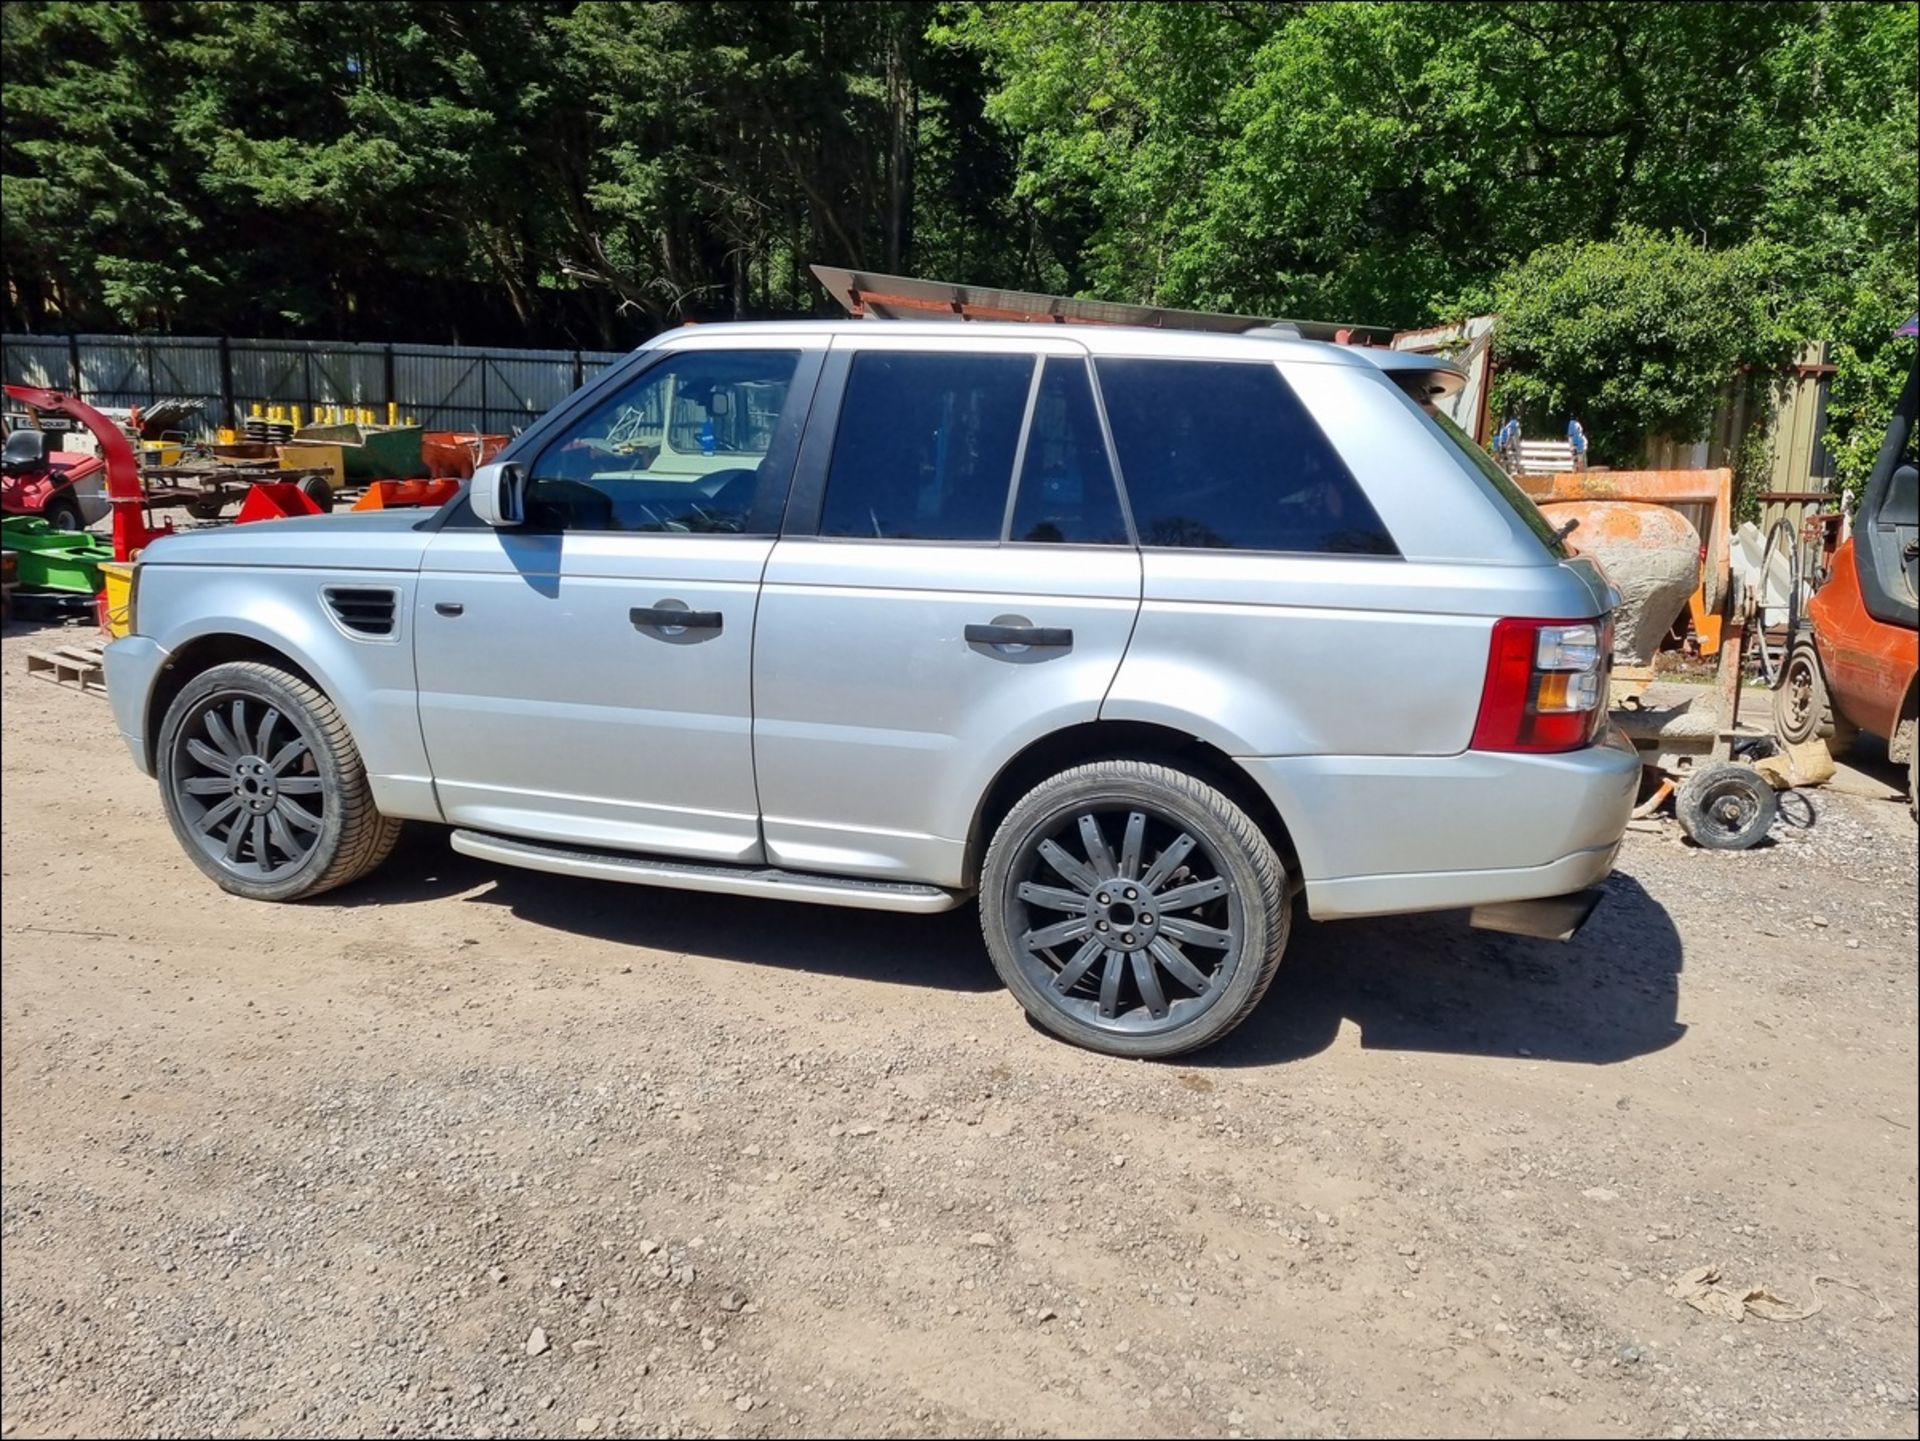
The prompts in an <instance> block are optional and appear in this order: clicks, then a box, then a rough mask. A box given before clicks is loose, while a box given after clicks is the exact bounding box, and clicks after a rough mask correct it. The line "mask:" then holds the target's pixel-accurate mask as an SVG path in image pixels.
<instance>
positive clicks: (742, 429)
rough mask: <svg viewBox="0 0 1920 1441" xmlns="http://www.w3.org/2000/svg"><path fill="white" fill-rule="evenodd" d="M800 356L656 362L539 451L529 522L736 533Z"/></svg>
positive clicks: (755, 353)
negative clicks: (656, 363)
mask: <svg viewBox="0 0 1920 1441" xmlns="http://www.w3.org/2000/svg"><path fill="white" fill-rule="evenodd" d="M799 358H800V357H799V353H798V352H797V351H791V350H718V351H695V352H690V353H687V354H683V355H676V356H673V357H670V358H669V359H667V360H664V361H662V362H661V363H660V364H658V365H655V366H653V367H651V368H650V369H648V370H647V371H646V373H645V374H643V375H641V376H640V377H639V378H638V379H637V380H635V381H634V382H633V383H632V384H631V385H629V386H627V387H625V388H624V389H622V390H621V391H620V392H619V393H618V394H616V395H615V396H613V397H612V398H611V399H610V400H608V401H607V402H606V403H604V404H603V405H601V406H599V407H598V408H597V409H595V410H594V411H593V413H592V414H590V415H588V416H587V417H586V419H584V420H582V421H581V422H580V423H579V424H578V425H576V426H575V427H574V428H573V429H571V430H570V431H568V432H567V433H566V434H565V435H562V436H561V437H559V438H558V439H557V440H555V441H553V442H552V443H551V444H550V445H548V446H547V447H546V449H545V450H543V451H541V452H540V457H539V459H538V460H536V461H535V462H534V464H533V473H532V476H531V478H530V480H529V483H528V486H527V519H526V526H527V529H529V530H537V531H644V532H690V533H697V534H708V533H721V534H738V533H739V532H741V531H742V530H744V529H745V528H746V525H747V520H748V516H749V514H750V512H751V511H752V509H753V500H754V493H755V491H756V490H757V489H758V487H759V481H760V463H761V461H763V460H764V459H765V458H766V455H767V451H768V450H769V449H770V448H771V447H772V445H773V438H774V434H775V432H776V431H777V430H778V429H779V425H780V419H781V416H782V414H783V413H784V411H785V409H786V402H787V392H788V389H789V387H790V386H791V384H792V382H793V375H794V370H795V368H796V366H797V365H798V364H799Z"/></svg>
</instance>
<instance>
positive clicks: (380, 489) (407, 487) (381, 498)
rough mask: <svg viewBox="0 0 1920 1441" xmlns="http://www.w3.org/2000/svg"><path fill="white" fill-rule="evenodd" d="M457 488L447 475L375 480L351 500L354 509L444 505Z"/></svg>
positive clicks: (457, 485) (458, 487)
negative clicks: (422, 478) (418, 478)
mask: <svg viewBox="0 0 1920 1441" xmlns="http://www.w3.org/2000/svg"><path fill="white" fill-rule="evenodd" d="M459 490H460V482H459V481H458V480H456V479H454V478H453V477H451V476H445V477H442V478H440V479H438V480H376V481H374V482H372V483H371V484H370V485H368V486H367V493H366V494H365V495H363V496H361V497H360V499H358V500H356V501H355V502H354V503H353V508H354V509H355V510H398V509H401V508H403V507H406V506H425V505H445V504H446V503H447V502H448V501H449V500H451V499H453V497H454V496H455V495H456V494H457V493H458V492H459Z"/></svg>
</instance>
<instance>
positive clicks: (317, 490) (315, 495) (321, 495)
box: [300, 475, 334, 512]
mask: <svg viewBox="0 0 1920 1441" xmlns="http://www.w3.org/2000/svg"><path fill="white" fill-rule="evenodd" d="M300 490H301V492H302V494H304V495H305V496H306V497H307V499H308V500H310V501H312V502H313V503H314V504H315V505H317V506H319V507H320V509H321V511H322V512H330V511H332V509H333V501H334V495H333V487H332V486H331V485H329V484H328V483H327V478H326V477H325V476H324V475H310V476H308V477H307V478H306V479H305V480H303V481H301V482H300Z"/></svg>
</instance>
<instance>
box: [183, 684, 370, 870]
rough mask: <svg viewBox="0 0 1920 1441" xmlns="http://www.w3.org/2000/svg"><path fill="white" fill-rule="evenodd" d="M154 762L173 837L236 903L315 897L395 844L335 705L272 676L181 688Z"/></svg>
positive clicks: (305, 688) (312, 690)
mask: <svg viewBox="0 0 1920 1441" xmlns="http://www.w3.org/2000/svg"><path fill="white" fill-rule="evenodd" d="M154 759H155V764H156V769H157V771H158V773H159V778H160V795H161V799H162V801H163V802H164V803H165V805H166V810H167V820H168V821H169V822H170V823H171V824H172V826H173V833H174V834H175V835H176V836H178V837H179V839H180V843H181V845H182V846H184V847H185V848H186V852H187V854H188V855H189V856H191V857H192V858H193V861H194V864H196V865H197V866H199V867H200V869H201V870H203V871H205V872H206V873H207V874H208V875H210V876H212V877H213V879H214V880H216V881H217V882H219V883H220V885H222V886H224V887H225V888H226V889H227V890H230V891H232V892H234V893H235V894H236V895H242V896H247V897H249V898H250V899H253V900H260V901H291V900H297V899H299V898H301V897H303V896H312V895H318V894H319V893H320V892H322V891H326V890H331V889H333V888H334V887H335V886H342V885H345V884H346V883H347V882H349V881H353V880H357V879H358V878H359V877H361V876H363V875H365V874H366V873H367V872H368V871H370V870H372V869H373V868H374V867H375V866H377V865H379V864H380V862H381V861H383V860H385V859H386V857H387V853H388V852H389V851H391V850H392V849H393V846H394V842H395V841H396V840H398V839H399V836H400V829H401V823H400V822H399V821H397V820H391V819H389V818H387V817H385V816H383V815H381V814H380V813H379V812H378V811H377V810H375V809H374V805H373V793H372V790H371V789H370V788H369V786H368V784H367V772H366V767H365V766H364V765H362V764H361V761H360V752H359V751H358V750H357V749H356V748H355V746H354V744H353V739H352V737H351V736H349V735H348V734H347V727H346V723H345V722H344V721H343V720H342V719H341V717H340V712H339V711H338V710H336V709H335V708H334V705H333V702H332V701H330V700H328V699H327V698H326V696H324V695H322V694H321V693H320V692H319V691H318V690H316V689H315V688H314V687H313V686H311V685H309V684H308V683H307V682H306V681H304V680H302V679H300V678H299V677H298V676H295V675H290V674H288V673H287V672H286V671H283V670H279V669H276V668H275V667H273V666H270V665H263V664H260V663H259V662H255V661H235V662H230V663H228V664H225V665H217V666H214V667H212V668H211V669H209V670H207V671H204V672H203V673H201V674H200V675H198V676H196V677H194V678H193V679H192V680H191V681H189V682H187V685H186V687H185V688H184V689H183V690H182V691H181V692H180V694H179V695H177V696H176V697H174V700H173V704H172V705H170V706H168V707H167V714H166V717H165V719H164V720H163V721H162V722H161V724H160V733H159V737H158V741H157V749H156V754H155V757H154Z"/></svg>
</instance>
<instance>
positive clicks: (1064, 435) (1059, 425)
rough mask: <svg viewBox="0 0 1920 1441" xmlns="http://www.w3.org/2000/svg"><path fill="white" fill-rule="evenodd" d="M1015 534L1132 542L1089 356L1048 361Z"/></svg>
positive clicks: (1023, 470)
mask: <svg viewBox="0 0 1920 1441" xmlns="http://www.w3.org/2000/svg"><path fill="white" fill-rule="evenodd" d="M1043 364H1044V365H1045V369H1044V370H1042V371H1041V373H1040V393H1039V395H1038V396H1037V397H1036V398H1035V399H1034V403H1033V423H1032V424H1031V425H1030V426H1029V427H1028V429H1027V453H1026V457H1025V459H1023V460H1022V461H1021V462H1020V494H1019V496H1018V497H1017V498H1016V499H1015V501H1014V505H1013V524H1012V526H1011V528H1010V529H1009V530H1008V532H1007V539H1008V540H1016V541H1029V542H1049V541H1050V542H1053V543H1054V544H1065V545H1125V544H1126V543H1127V522H1126V520H1125V519H1124V518H1123V517H1122V516H1121V514H1120V496H1119V494H1118V492H1116V491H1115V490H1114V488H1113V467H1112V466H1111V465H1109V464H1108V463H1107V443H1106V441H1105V440H1104V439H1102V438H1101V435H1100V416H1099V413H1098V412H1097V411H1095V409H1094V407H1093V383H1092V381H1090V380H1089V379H1088V378H1087V363H1086V361H1084V360H1077V359H1069V358H1067V357H1065V356H1058V355H1056V356H1054V357H1052V358H1051V359H1049V360H1047V361H1045V362H1043Z"/></svg>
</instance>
